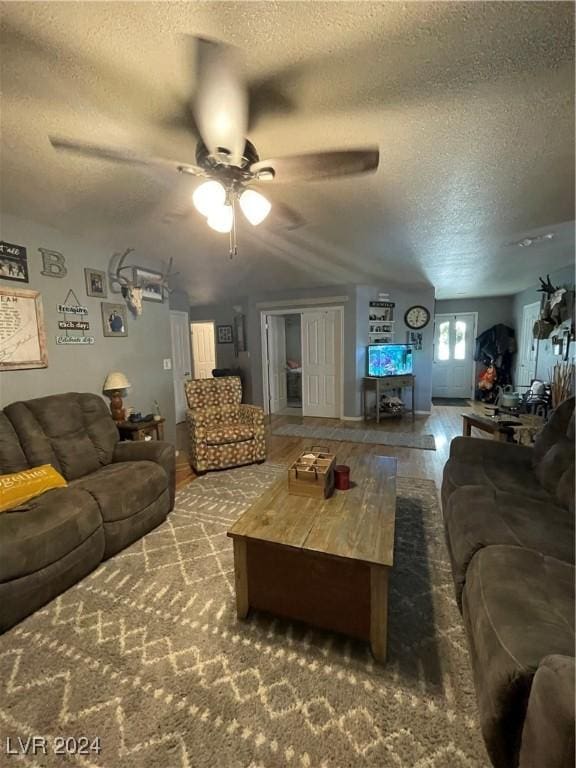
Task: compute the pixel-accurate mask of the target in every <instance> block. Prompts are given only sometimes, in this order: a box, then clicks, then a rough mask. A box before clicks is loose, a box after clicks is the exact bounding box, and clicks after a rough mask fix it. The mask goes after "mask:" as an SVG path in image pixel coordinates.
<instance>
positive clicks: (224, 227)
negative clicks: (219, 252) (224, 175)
mask: <svg viewBox="0 0 576 768" xmlns="http://www.w3.org/2000/svg"><path fill="white" fill-rule="evenodd" d="M208 183H210V182H208ZM215 183H216V184H217V183H218V182H215ZM233 222H234V211H233V210H232V206H231V205H221V206H219V207H218V208H214V209H213V210H212V211H211V212H210V215H209V216H208V226H209V227H212V229H215V230H216V232H230V230H231V229H232V223H233Z"/></svg>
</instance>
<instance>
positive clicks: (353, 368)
mask: <svg viewBox="0 0 576 768" xmlns="http://www.w3.org/2000/svg"><path fill="white" fill-rule="evenodd" d="M379 290H386V291H388V292H389V293H390V298H391V300H392V301H395V302H396V318H397V325H396V328H397V335H396V340H397V341H399V342H400V343H405V342H406V332H407V330H408V329H407V327H406V326H405V325H404V313H405V311H406V310H407V309H408V307H410V306H412V305H413V304H424V305H425V306H427V307H429V309H430V311H431V312H433V309H434V289H433V288H432V287H431V286H426V285H422V286H415V287H414V288H411V289H406V288H400V287H399V286H394V285H392V284H389V285H387V286H386V287H383V288H380V289H379V288H375V287H373V286H357V285H332V286H324V287H320V288H308V289H304V290H302V289H300V290H294V291H278V292H275V293H267V294H258V295H254V296H251V297H249V299H244V300H243V301H242V302H241V303H242V306H243V307H247V327H246V338H247V344H248V351H247V353H246V354H245V356H244V359H243V360H242V361H241V365H242V367H243V372H245V376H246V379H247V380H248V382H249V387H250V394H249V395H248V394H247V396H246V400H248V401H249V402H253V403H256V404H260V405H261V404H262V402H263V394H262V345H261V334H260V316H261V313H262V312H263V311H265V310H266V309H274V310H278V309H283V308H284V306H286V308H288V306H290V302H293V301H298V302H300V300H303V299H310V300H311V303H312V301H313V300H314V299H317V298H325V297H342V298H341V300H339V301H338V300H337V301H335V302H334V305H337V304H338V305H342V306H343V307H344V415H345V416H348V417H359V416H360V415H361V413H362V408H361V391H362V378H363V377H364V376H365V375H366V345H367V344H368V314H369V313H368V302H369V301H370V300H371V299H376V298H377V297H378V292H379ZM278 302H287V304H286V305H284V304H283V305H282V306H279V305H278ZM239 303H240V302H239ZM300 306H302V307H303V306H305V305H303V304H300V303H298V304H292V305H291V308H298V307H300ZM323 306H329V305H328V304H326V305H323ZM233 316H234V311H233V309H232V308H231V307H226V306H223V305H211V306H206V307H191V309H190V317H191V319H192V320H214V321H215V322H216V323H231V322H232V319H233ZM432 337H433V330H432V323H430V324H429V326H428V327H427V328H426V329H425V331H424V345H423V346H424V348H423V350H422V351H421V352H415V357H414V369H415V375H416V401H415V402H416V408H417V409H418V410H421V411H429V410H430V404H431V386H432V382H431V371H432ZM223 347H229V348H230V350H228V349H224V348H223ZM216 354H217V360H218V365H222V366H224V365H226V367H230V366H232V367H233V366H234V365H238V362H239V361H238V360H236V359H235V358H234V357H233V355H234V353H233V347H232V345H218V346H217V352H216Z"/></svg>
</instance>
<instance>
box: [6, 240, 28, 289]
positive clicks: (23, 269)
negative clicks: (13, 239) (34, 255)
mask: <svg viewBox="0 0 576 768" xmlns="http://www.w3.org/2000/svg"><path fill="white" fill-rule="evenodd" d="M0 279H2V280H15V281H16V282H18V283H27V282H28V256H27V254H26V248H24V246H23V245H16V244H15V243H6V242H5V241H4V240H0Z"/></svg>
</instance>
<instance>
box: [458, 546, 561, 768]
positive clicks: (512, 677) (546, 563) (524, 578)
mask: <svg viewBox="0 0 576 768" xmlns="http://www.w3.org/2000/svg"><path fill="white" fill-rule="evenodd" d="M463 616H464V622H465V624H466V628H467V633H468V639H469V642H470V657H471V661H472V667H473V671H474V682H475V686H476V693H477V698H478V705H479V712H480V722H481V727H482V733H483V735H484V740H485V742H486V747H487V750H488V754H489V755H490V758H491V759H492V762H493V764H494V766H495V768H509V766H512V765H517V760H518V752H519V747H520V738H521V733H522V725H523V722H524V716H525V712H526V706H527V702H528V697H529V693H530V687H531V685H532V678H533V676H534V673H535V671H536V669H537V668H538V665H539V664H540V661H541V660H542V659H543V658H544V657H545V656H548V655H549V654H561V655H565V656H570V655H573V654H574V566H573V565H570V564H568V563H565V562H563V561H561V560H557V559H556V558H553V557H548V556H545V555H542V554H540V553H539V552H535V551H534V550H529V549H523V548H521V547H509V546H492V547H486V548H485V549H482V550H480V551H479V552H478V553H477V554H476V555H475V556H474V557H473V559H472V562H471V563H470V566H469V568H468V573H467V576H466V586H465V588H464V593H463Z"/></svg>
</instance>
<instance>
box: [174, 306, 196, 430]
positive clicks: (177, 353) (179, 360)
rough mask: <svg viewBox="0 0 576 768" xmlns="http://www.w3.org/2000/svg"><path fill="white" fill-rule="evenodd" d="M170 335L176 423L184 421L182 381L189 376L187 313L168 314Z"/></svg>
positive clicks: (190, 366)
mask: <svg viewBox="0 0 576 768" xmlns="http://www.w3.org/2000/svg"><path fill="white" fill-rule="evenodd" d="M170 333H171V335H172V375H173V377H174V403H175V406H176V423H177V424H179V423H180V422H181V421H185V420H186V395H185V393H184V381H185V380H186V379H188V378H189V377H190V375H191V371H192V364H191V358H190V325H189V318H188V312H177V311H176V310H171V312H170Z"/></svg>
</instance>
